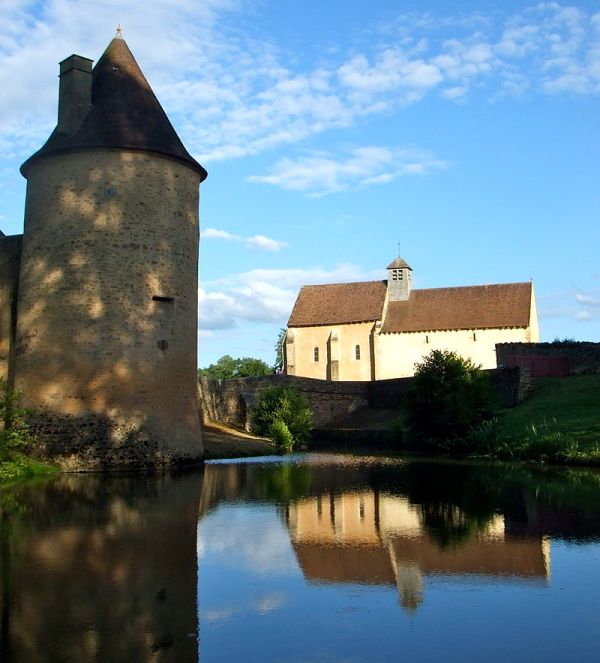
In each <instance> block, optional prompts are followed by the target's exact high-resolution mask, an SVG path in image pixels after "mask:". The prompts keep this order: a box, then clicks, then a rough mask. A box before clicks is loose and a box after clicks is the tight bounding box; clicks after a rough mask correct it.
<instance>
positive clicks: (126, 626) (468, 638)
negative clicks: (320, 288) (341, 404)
mask: <svg viewBox="0 0 600 663" xmlns="http://www.w3.org/2000/svg"><path fill="white" fill-rule="evenodd" d="M599 494H600V474H599V473H598V472H594V471H591V470H589V471H585V470H552V469H549V470H548V469H546V470H540V469H532V468H527V467H524V466H520V467H508V466H493V465H483V466H477V465H469V464H452V463H427V462H401V461H397V460H391V459H388V460H386V459H378V460H376V459H354V460H353V459H350V458H344V457H337V456H336V457H328V456H301V457H298V458H285V459H280V458H277V459H271V460H270V461H263V460H261V461H258V462H256V461H254V462H249V461H247V462H238V463H214V464H209V465H207V467H206V468H205V470H204V472H203V473H202V472H197V473H193V474H189V475H180V476H167V475H165V476H159V477H149V476H143V475H133V476H116V477H114V476H113V477H102V476H71V477H61V478H59V479H57V480H56V481H54V482H52V483H50V484H48V485H43V486H38V487H28V488H21V489H19V490H4V491H0V618H1V619H0V660H2V661H3V662H4V661H5V660H6V661H11V662H12V661H17V662H18V663H19V662H21V661H27V662H28V663H29V662H32V663H37V662H38V661H39V662H41V661H60V662H61V663H62V662H63V661H81V660H89V661H98V662H100V661H103V662H104V661H107V662H112V661H127V662H131V663H135V662H137V661H183V662H186V661H197V660H199V659H200V660H202V661H203V663H204V662H206V661H209V662H212V661H260V662H261V663H262V662H264V661H285V662H286V663H290V662H295V661H298V662H300V661H341V660H343V661H369V663H372V662H374V661H391V660H399V659H400V658H402V660H418V661H421V660H444V661H453V660H456V661H464V660H486V661H496V660H497V661H504V660H511V661H529V660H532V659H533V660H537V659H543V660H545V661H553V660H555V661H560V660H564V659H565V658H566V657H569V658H570V659H571V660H591V659H592V658H593V655H594V654H595V652H597V650H598V648H599V647H600V629H599V628H598V620H597V605H598V603H599V602H600V565H599V564H598V559H599V558H600V500H599V499H598V495H599ZM197 580H198V582H196V581H197ZM197 615H198V617H197ZM198 618H199V623H198ZM548 624H552V628H551V629H548V628H547V625H548ZM500 627H501V629H502V633H503V637H502V638H500V639H499V638H498V632H499V628H500ZM198 634H199V640H198ZM432 634H433V635H432Z"/></svg>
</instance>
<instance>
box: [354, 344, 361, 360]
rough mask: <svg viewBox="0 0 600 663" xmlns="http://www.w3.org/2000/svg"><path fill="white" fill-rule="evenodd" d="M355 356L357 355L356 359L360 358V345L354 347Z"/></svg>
mask: <svg viewBox="0 0 600 663" xmlns="http://www.w3.org/2000/svg"><path fill="white" fill-rule="evenodd" d="M354 357H355V358H356V359H360V345H357V346H356V347H355V348H354Z"/></svg>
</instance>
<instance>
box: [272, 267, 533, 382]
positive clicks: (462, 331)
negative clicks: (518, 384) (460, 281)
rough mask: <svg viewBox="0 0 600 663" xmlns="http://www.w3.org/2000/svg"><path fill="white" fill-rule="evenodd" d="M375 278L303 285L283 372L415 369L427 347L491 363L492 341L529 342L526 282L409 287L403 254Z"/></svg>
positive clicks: (322, 375)
mask: <svg viewBox="0 0 600 663" xmlns="http://www.w3.org/2000/svg"><path fill="white" fill-rule="evenodd" d="M387 272H388V278H387V280H381V281H365V282H357V283H333V284H326V285H309V286H304V287H302V288H301V289H300V293H299V294H298V298H297V299H296V303H295V305H294V308H293V310H292V314H291V316H290V319H289V321H288V328H287V333H286V337H285V351H284V355H285V357H284V372H285V373H286V374H287V375H296V376H300V377H308V378H318V379H321V380H345V381H352V380H359V381H367V380H385V379H389V378H397V377H408V376H411V375H414V371H415V363H417V362H419V361H421V360H422V359H423V357H425V356H426V355H428V354H429V353H430V352H431V351H432V350H434V349H439V350H452V351H454V352H457V353H458V354H460V355H461V356H462V357H465V358H469V359H471V360H472V361H473V362H474V363H475V364H479V365H481V367H482V368H495V367H496V343H513V342H524V343H535V342H537V341H538V340H539V327H538V320H537V312H536V306H535V297H534V292H533V283H531V282H525V283H500V284H493V285H479V286H463V287H451V288H427V289H413V288H412V268H411V267H410V265H408V263H407V262H406V261H405V260H403V259H402V258H400V257H399V258H396V260H394V261H393V262H392V263H391V264H390V265H388V267H387Z"/></svg>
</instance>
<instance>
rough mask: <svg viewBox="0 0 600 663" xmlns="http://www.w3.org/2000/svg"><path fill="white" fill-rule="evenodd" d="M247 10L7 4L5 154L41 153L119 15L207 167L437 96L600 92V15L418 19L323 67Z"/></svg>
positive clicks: (233, 4) (537, 12)
mask: <svg viewBox="0 0 600 663" xmlns="http://www.w3.org/2000/svg"><path fill="white" fill-rule="evenodd" d="M246 4H247V3H246V0H206V1H205V2H202V3H198V2H195V1H194V0H181V1H180V2H177V3H175V4H173V3H171V4H169V3H165V2H159V1H158V0H154V1H152V2H147V3H143V4H142V3H126V4H125V5H124V4H123V3H120V4H119V3H117V2H116V0H97V2H95V3H93V5H90V3H85V2H83V0H48V2H45V3H39V2H33V0H29V1H28V0H3V2H2V3H1V4H0V57H2V69H1V70H0V86H1V88H2V90H3V94H2V96H1V97H0V127H1V129H0V154H1V155H5V156H8V157H11V158H12V157H14V158H25V157H27V156H28V155H29V154H30V153H31V151H32V150H33V149H36V148H38V147H39V146H40V145H41V144H42V142H43V140H45V138H46V137H47V136H48V134H49V132H50V131H51V129H52V127H53V126H54V124H55V120H56V117H55V108H56V96H57V86H56V73H57V62H58V61H59V60H61V59H63V58H64V57H65V56H66V55H68V54H69V53H71V52H77V53H80V54H82V55H87V56H90V57H95V58H97V57H98V56H99V54H100V53H101V52H102V50H103V48H104V47H105V46H106V44H107V42H108V39H109V36H110V35H111V34H112V32H113V30H114V24H113V23H114V20H115V19H114V17H116V16H118V17H119V20H121V21H122V23H123V25H124V28H125V33H124V34H125V37H126V38H127V40H128V42H129V44H130V46H131V48H132V50H133V51H134V53H135V55H136V57H137V59H138V61H139V62H140V64H141V65H142V68H143V69H144V72H145V73H146V75H147V77H148V79H149V80H150V83H151V84H152V86H153V88H154V89H155V91H156V92H157V94H158V97H159V98H160V100H161V102H162V103H163V105H164V106H165V109H166V110H167V113H168V114H169V116H170V117H171V118H172V119H173V121H174V124H175V126H176V128H177V130H178V131H179V133H180V134H181V137H182V138H183V140H184V142H185V144H186V145H187V146H188V147H189V148H190V149H191V150H192V152H193V153H194V155H195V156H197V157H198V158H200V159H201V160H204V161H211V160H219V159H229V158H239V157H242V156H244V155H248V154H256V153H259V152H263V151H265V150H269V149H272V148H274V147H277V146H280V145H284V144H293V143H298V142H301V141H302V140H304V139H306V138H308V137H310V136H312V135H315V134H318V133H321V132H324V131H328V130H331V129H336V128H341V127H348V126H351V125H352V124H354V123H356V122H357V121H358V120H360V119H361V118H364V117H367V116H370V115H376V114H382V113H390V112H394V111H395V110H397V109H398V108H399V107H402V106H404V105H407V104H414V103H418V102H419V101H420V100H421V99H423V98H425V97H426V96H427V95H431V94H439V97H440V98H441V99H446V100H449V101H453V100H454V101H460V102H461V103H465V102H466V100H468V96H469V93H470V91H471V90H473V89H483V90H485V91H486V94H487V95H488V97H491V98H493V97H495V96H498V95H499V94H500V93H502V94H522V93H523V92H524V91H526V90H527V91H528V93H531V94H533V93H538V94H554V95H555V94H565V93H569V94H573V93H575V94H598V93H600V12H599V13H596V14H594V15H590V13H588V12H586V11H583V10H582V9H578V8H575V7H571V6H567V5H562V4H559V3H558V2H546V3H538V4H537V5H533V6H532V7H530V8H529V9H527V10H524V11H522V12H520V13H517V14H513V15H509V16H508V17H507V18H505V19H501V18H497V17H496V16H494V15H492V14H490V15H482V14H480V13H479V14H473V15H471V16H469V15H465V16H462V17H447V16H438V15H433V14H425V13H424V14H414V15H406V16H401V17H398V19H397V20H396V21H394V20H390V21H389V24H388V26H386V29H385V30H382V31H380V32H375V33H371V38H370V39H369V43H368V44H365V43H363V44H362V47H361V48H355V49H354V50H353V51H352V52H344V51H343V49H333V50H331V51H328V52H327V53H322V54H321V59H320V60H319V61H318V62H316V63H312V62H311V61H310V60H305V59H302V58H298V59H295V58H294V56H293V54H292V55H289V50H288V49H287V45H285V48H286V50H285V51H283V50H279V49H278V47H277V46H276V45H275V42H274V41H268V40H265V39H264V38H259V37H257V36H256V35H255V34H252V33H251V31H250V30H248V29H247V28H246V29H245V30H244V31H243V32H242V31H241V30H239V29H238V24H237V23H236V19H237V17H238V15H240V14H242V18H243V12H244V11H245V10H246ZM251 7H252V11H261V10H260V9H257V8H256V6H255V5H254V4H252V5H251ZM265 11H266V10H265ZM373 34H374V35H375V36H374V37H373ZM351 36H352V35H349V36H348V37H349V38H350V37H351ZM377 176H378V175H376V177H377Z"/></svg>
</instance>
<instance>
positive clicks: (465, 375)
mask: <svg viewBox="0 0 600 663" xmlns="http://www.w3.org/2000/svg"><path fill="white" fill-rule="evenodd" d="M407 405H408V425H409V431H410V437H411V440H412V441H413V443H416V445H417V446H418V447H425V448H429V449H430V450H438V451H450V452H454V453H463V452H466V451H471V450H472V446H473V444H472V442H470V440H469V436H470V434H471V432H472V431H473V429H475V428H476V427H478V426H481V424H482V423H483V422H484V421H488V420H490V419H492V417H493V414H494V408H493V398H492V391H491V386H490V382H489V377H488V375H487V374H486V373H484V372H483V371H482V370H481V368H480V367H479V366H476V365H475V364H473V362H472V361H471V360H470V359H464V358H463V357H461V356H460V355H458V354H456V353H455V352H450V351H448V350H433V351H432V352H431V353H430V354H429V355H428V356H427V357H425V358H424V359H423V361H422V362H421V363H419V364H417V365H416V372H415V377H414V380H413V383H412V386H411V389H410V390H409V393H408V399H407Z"/></svg>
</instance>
